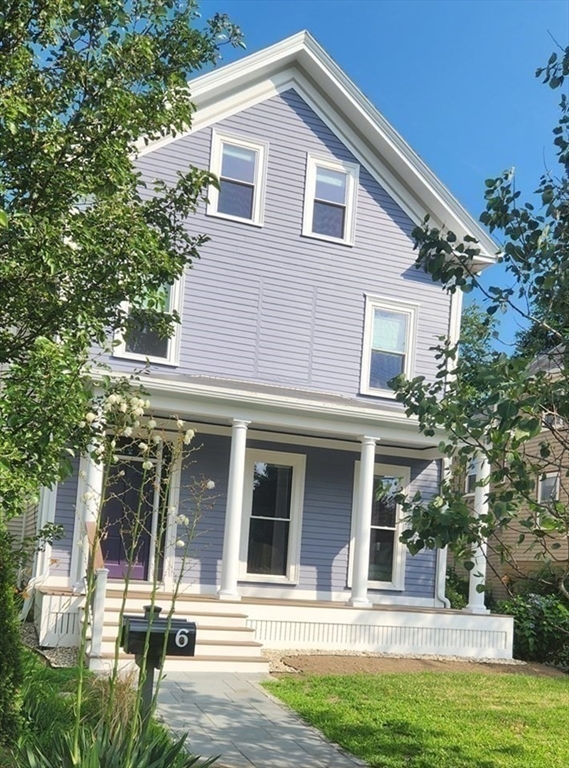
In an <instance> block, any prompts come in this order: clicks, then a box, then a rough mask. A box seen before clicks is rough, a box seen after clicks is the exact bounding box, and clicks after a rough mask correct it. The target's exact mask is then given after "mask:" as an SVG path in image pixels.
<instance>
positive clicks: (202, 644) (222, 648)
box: [101, 633, 263, 658]
mask: <svg viewBox="0 0 569 768" xmlns="http://www.w3.org/2000/svg"><path fill="white" fill-rule="evenodd" d="M262 647H263V645H262V643H256V642H254V641H253V640H239V641H235V640H231V639H221V638H220V639H215V640H203V639H201V638H200V636H199V633H198V636H197V638H196V655H195V658H202V657H204V656H207V657H212V658H213V657H215V658H218V657H223V656H227V654H231V655H232V656H235V657H239V658H245V657H246V658H250V657H257V658H259V657H260V655H261V648H262ZM114 651H115V640H114V638H112V637H111V638H108V639H105V638H103V642H102V646H101V652H102V653H103V655H104V654H105V653H108V654H110V655H111V656H113V655H114Z"/></svg>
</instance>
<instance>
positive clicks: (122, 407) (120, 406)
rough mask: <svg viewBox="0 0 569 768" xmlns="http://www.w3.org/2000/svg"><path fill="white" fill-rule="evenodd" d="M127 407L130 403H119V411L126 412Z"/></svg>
mask: <svg viewBox="0 0 569 768" xmlns="http://www.w3.org/2000/svg"><path fill="white" fill-rule="evenodd" d="M127 408H128V405H127V404H126V403H121V404H120V405H119V411H122V413H126V412H127Z"/></svg>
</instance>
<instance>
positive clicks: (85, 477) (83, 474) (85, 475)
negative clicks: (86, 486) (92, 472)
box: [79, 469, 87, 480]
mask: <svg viewBox="0 0 569 768" xmlns="http://www.w3.org/2000/svg"><path fill="white" fill-rule="evenodd" d="M79 477H80V478H81V480H86V479H87V473H86V472H85V470H84V469H81V470H80V471H79Z"/></svg>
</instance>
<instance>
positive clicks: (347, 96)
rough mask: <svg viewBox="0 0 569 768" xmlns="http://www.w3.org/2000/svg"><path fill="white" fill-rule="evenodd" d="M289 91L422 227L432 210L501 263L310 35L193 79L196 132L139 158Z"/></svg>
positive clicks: (488, 259) (146, 148)
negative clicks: (293, 90)
mask: <svg viewBox="0 0 569 768" xmlns="http://www.w3.org/2000/svg"><path fill="white" fill-rule="evenodd" d="M290 88H294V89H295V90H296V91H298V93H299V95H300V96H301V97H302V98H304V99H305V100H306V101H307V103H308V104H309V106H310V107H311V108H312V109H313V110H314V111H315V112H316V113H317V114H318V116H319V117H320V118H321V119H322V120H323V121H324V122H325V123H326V125H328V127H329V128H330V129H331V130H332V131H333V132H334V133H335V134H336V135H337V136H338V138H339V139H340V140H341V141H343V142H344V143H345V144H346V146H347V147H348V149H350V151H351V152H352V153H353V154H354V155H355V156H356V157H357V158H358V160H359V161H360V162H361V163H362V164H363V165H364V166H365V167H366V168H367V169H368V171H369V172H370V173H372V175H373V176H374V177H375V178H376V180H377V181H378V182H379V183H380V184H382V186H384V187H385V188H386V191H388V192H389V194H391V195H392V196H393V198H394V199H395V200H396V202H397V203H398V204H399V205H400V206H401V207H402V208H403V210H404V211H405V212H406V213H407V214H408V215H409V217H410V218H411V219H412V220H413V221H414V222H415V223H417V224H419V223H420V222H421V221H422V220H423V218H424V216H425V214H426V213H427V212H428V213H430V214H431V216H432V218H433V223H436V224H438V225H439V226H440V225H445V226H446V227H447V228H448V229H450V230H452V231H453V232H455V233H456V234H457V235H458V236H459V237H464V235H471V236H472V237H475V238H476V239H477V240H478V242H479V244H480V247H481V254H480V257H478V258H477V262H478V264H479V266H480V267H483V266H484V265H486V264H492V263H493V262H494V261H495V259H496V253H497V252H498V250H499V249H498V246H497V245H496V243H494V241H493V240H492V238H491V237H490V236H489V235H488V234H487V233H486V232H485V230H484V229H483V228H482V227H481V226H480V224H479V223H478V222H477V221H475V219H473V218H472V217H471V216H470V214H469V213H468V212H467V211H466V210H465V209H464V208H463V207H462V205H461V204H460V203H459V202H458V200H456V198H455V197H454V196H453V195H452V194H451V193H450V191H449V190H448V189H447V188H446V187H445V186H444V184H442V182H441V181H440V180H439V179H438V178H437V177H436V176H435V174H434V173H433V172H432V171H431V170H430V169H429V168H428V167H427V165H426V164H425V163H424V162H423V161H422V160H421V158H420V157H419V156H418V155H417V154H416V152H414V150H413V149H412V148H411V147H410V146H409V144H407V142H406V141H405V140H404V139H403V138H402V137H401V136H400V135H399V134H398V133H397V131H396V130H395V129H394V128H393V127H392V126H391V125H390V124H389V123H388V121H387V120H386V119H385V118H384V117H383V115H381V113H380V112H378V110H377V109H376V108H375V107H374V106H373V104H372V103H371V102H370V101H369V99H367V98H366V97H365V96H364V94H363V93H362V92H361V91H360V90H359V89H358V88H357V86H356V85H354V83H353V82H352V81H351V80H350V79H349V78H348V77H347V75H346V74H345V73H344V72H343V71H342V70H341V69H340V68H339V67H338V65H337V64H336V63H335V62H334V61H333V59H331V58H330V56H329V55H328V54H327V53H326V51H324V49H323V48H322V47H321V46H320V45H319V44H318V43H317V42H316V40H315V39H314V38H313V37H312V36H311V35H310V34H309V33H308V32H306V31H304V32H299V33H298V34H296V35H293V36H292V37H289V38H287V39H285V40H283V41H281V42H279V43H276V44H275V45H272V46H270V47H269V48H265V49H264V50H262V51H259V52H258V53H254V54H251V55H249V56H247V57H245V58H243V59H241V60H240V61H236V62H234V63H232V64H228V65H226V66H224V67H220V68H219V69H216V70H213V71H212V72H208V73H207V74H205V75H202V76H200V77H197V78H195V79H194V80H191V81H190V91H191V98H192V101H193V102H194V103H195V105H196V113H195V116H194V119H193V125H192V128H191V130H188V131H186V132H185V133H181V134H178V135H177V136H172V135H168V136H165V137H163V138H160V139H158V140H156V141H152V142H149V143H148V144H146V143H145V141H144V140H140V141H139V143H138V146H137V149H138V155H139V156H143V155H145V154H148V153H149V152H153V151H154V150H156V149H159V148H160V147H163V146H165V145H167V144H169V143H170V142H172V141H175V140H176V139H178V138H180V137H181V136H185V135H186V136H187V135H189V134H190V133H193V132H196V131H199V130H201V129H203V128H205V127H207V126H209V125H212V124H214V123H216V122H218V121H219V120H222V119H224V118H226V117H229V116H231V115H233V114H236V113H237V112H240V111H241V110H243V109H247V108H249V107H251V106H253V105H255V104H258V103H260V102H262V101H265V100H266V99H268V98H271V97H272V96H275V95H276V94H278V93H282V92H284V91H286V90H288V89H290Z"/></svg>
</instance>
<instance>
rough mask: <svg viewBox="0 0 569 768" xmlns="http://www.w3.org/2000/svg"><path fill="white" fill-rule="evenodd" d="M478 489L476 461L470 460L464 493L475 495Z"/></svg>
mask: <svg viewBox="0 0 569 768" xmlns="http://www.w3.org/2000/svg"><path fill="white" fill-rule="evenodd" d="M475 491H476V462H475V461H470V462H469V464H468V469H467V470H466V478H465V481H464V493H465V495H466V496H474V492H475Z"/></svg>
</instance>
